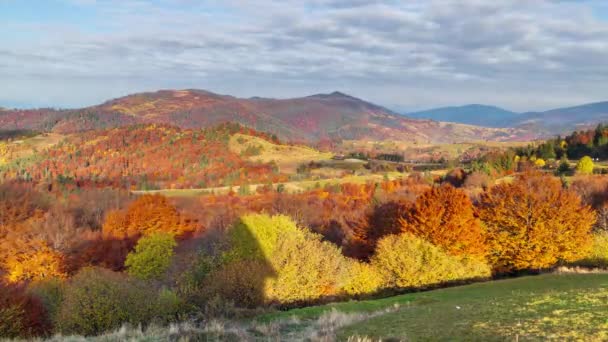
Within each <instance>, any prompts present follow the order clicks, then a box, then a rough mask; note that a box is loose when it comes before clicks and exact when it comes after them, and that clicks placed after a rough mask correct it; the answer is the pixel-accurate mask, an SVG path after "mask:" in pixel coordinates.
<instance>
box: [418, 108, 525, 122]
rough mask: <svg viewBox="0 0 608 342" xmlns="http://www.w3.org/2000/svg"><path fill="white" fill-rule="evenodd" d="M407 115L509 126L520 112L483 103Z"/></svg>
mask: <svg viewBox="0 0 608 342" xmlns="http://www.w3.org/2000/svg"><path fill="white" fill-rule="evenodd" d="M406 115H407V116H408V117H410V118H416V119H431V120H436V121H448V122H458V123H463V124H469V125H477V126H485V127H508V126H511V125H512V124H513V123H514V122H516V121H517V120H518V119H519V116H520V115H519V114H518V113H515V112H511V111H508V110H506V109H502V108H499V107H495V106H487V105H481V104H470V105H465V106H457V107H442V108H434V109H429V110H424V111H419V112H414V113H407V114H406Z"/></svg>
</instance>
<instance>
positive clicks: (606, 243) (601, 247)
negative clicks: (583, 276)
mask: <svg viewBox="0 0 608 342" xmlns="http://www.w3.org/2000/svg"><path fill="white" fill-rule="evenodd" d="M574 264H575V265H577V266H584V267H601V268H608V232H599V233H595V234H593V245H592V247H591V250H590V252H589V254H588V255H587V256H586V257H585V258H583V259H581V260H578V261H576V262H575V263H574Z"/></svg>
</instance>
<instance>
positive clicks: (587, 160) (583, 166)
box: [576, 156, 594, 175]
mask: <svg viewBox="0 0 608 342" xmlns="http://www.w3.org/2000/svg"><path fill="white" fill-rule="evenodd" d="M593 167H594V165H593V159H591V157H589V156H584V157H583V158H581V159H580V160H579V161H578V163H577V164H576V172H577V173H580V174H583V175H590V174H593Z"/></svg>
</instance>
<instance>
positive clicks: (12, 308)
mask: <svg viewBox="0 0 608 342" xmlns="http://www.w3.org/2000/svg"><path fill="white" fill-rule="evenodd" d="M50 330H51V322H50V321H49V319H48V316H47V313H46V310H45V309H44V306H43V305H42V303H41V302H40V300H38V298H36V297H34V296H32V295H30V294H28V293H27V292H26V291H25V288H24V287H23V286H22V285H12V284H4V283H1V282H0V338H16V337H23V338H31V337H35V336H41V335H46V334H48V333H49V332H50Z"/></svg>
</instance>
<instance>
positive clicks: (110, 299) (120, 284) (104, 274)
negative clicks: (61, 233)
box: [57, 267, 154, 336]
mask: <svg viewBox="0 0 608 342" xmlns="http://www.w3.org/2000/svg"><path fill="white" fill-rule="evenodd" d="M64 298H65V299H64V301H63V303H62V304H61V307H60V308H59V313H58V318H57V327H58V328H59V331H60V332H62V333H64V334H81V335H85V336H91V335H97V334H99V333H102V332H105V331H108V330H113V329H117V328H119V327H120V326H121V325H123V324H125V323H130V324H133V325H137V324H141V323H146V322H148V321H149V320H150V319H151V311H152V310H151V309H152V308H153V305H154V294H153V293H152V292H151V291H150V290H149V289H147V288H146V287H144V286H143V285H142V284H140V283H138V282H136V281H133V280H131V279H129V278H127V277H125V276H123V275H121V274H119V273H116V272H112V271H110V270H106V269H103V268H93V267H88V268H84V269H82V270H80V272H78V274H76V275H75V276H74V277H73V278H72V279H71V280H70V282H69V283H68V285H67V287H66V290H65V296H64Z"/></svg>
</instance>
